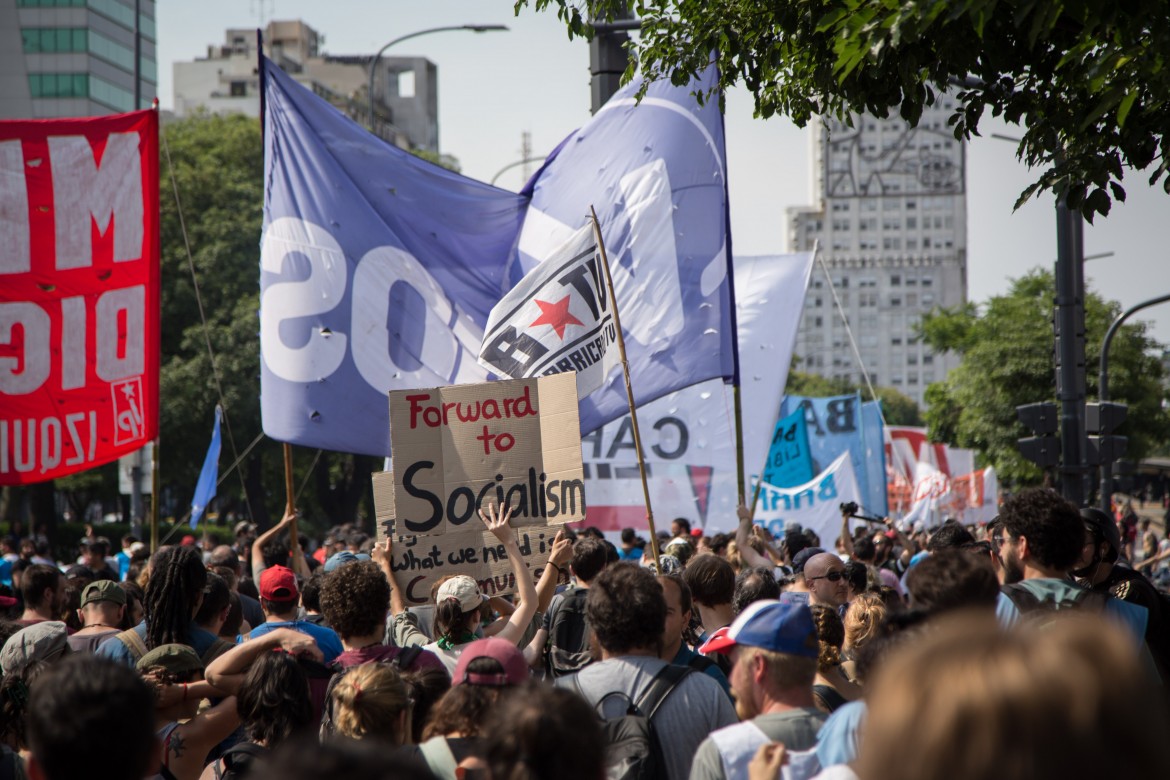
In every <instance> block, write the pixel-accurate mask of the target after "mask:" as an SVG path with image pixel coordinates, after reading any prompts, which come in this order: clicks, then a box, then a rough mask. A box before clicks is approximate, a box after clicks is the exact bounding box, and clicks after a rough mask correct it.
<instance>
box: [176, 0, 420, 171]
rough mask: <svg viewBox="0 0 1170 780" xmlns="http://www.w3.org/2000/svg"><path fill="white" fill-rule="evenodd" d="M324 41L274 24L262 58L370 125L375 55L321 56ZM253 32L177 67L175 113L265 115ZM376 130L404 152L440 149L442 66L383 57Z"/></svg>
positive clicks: (293, 25) (305, 30)
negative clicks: (440, 67) (368, 95)
mask: <svg viewBox="0 0 1170 780" xmlns="http://www.w3.org/2000/svg"><path fill="white" fill-rule="evenodd" d="M323 43H324V38H323V36H321V35H320V34H319V33H318V32H317V31H316V30H314V29H313V28H312V27H310V26H309V25H307V24H305V23H304V22H303V21H300V20H295V21H273V22H270V23H269V24H268V26H267V27H266V28H265V32H264V53H265V54H266V55H267V56H268V57H269V59H271V60H272V61H273V62H275V63H276V64H277V65H278V66H279V67H280V68H281V69H282V70H284V71H285V72H286V73H288V74H290V75H292V76H293V78H295V79H296V80H297V81H299V82H301V83H302V84H304V85H305V86H307V87H309V88H310V89H312V90H313V91H314V92H316V93H317V94H318V95H320V96H321V97H323V98H325V99H326V100H328V101H329V102H330V103H332V104H333V105H334V106H336V107H337V108H338V109H339V110H341V111H342V112H343V113H345V114H347V115H348V116H349V117H351V118H352V119H353V120H354V121H356V122H359V123H361V124H363V125H367V126H368V125H369V108H368V101H367V98H366V92H367V90H368V88H369V87H368V84H369V73H370V71H369V67H370V60H371V59H372V56H371V55H368V54H367V55H352V56H335V55H329V54H322V53H321V52H320V47H321V45H322V44H323ZM257 61H258V58H257V51H256V32H255V30H247V29H229V30H227V31H226V32H225V34H224V43H223V44H222V45H219V46H215V45H211V46H208V47H207V57H206V58H204V59H197V60H195V61H193V62H176V63H175V65H174V85H175V87H174V90H175V94H174V113H175V116H176V117H180V118H181V117H184V116H187V115H188V114H190V113H192V112H193V111H196V110H200V109H202V110H207V111H210V112H212V113H242V114H247V115H248V116H259V115H260V75H259V70H258V66H257ZM373 131H374V133H375V134H377V135H378V136H380V137H381V138H383V139H384V140H386V141H388V142H390V143H392V144H395V145H396V146H400V147H402V148H404V149H426V150H427V151H431V152H436V153H437V152H438V151H439V88H438V69H437V68H436V67H435V64H434V63H433V62H430V61H429V60H427V59H425V58H423V57H382V58H381V59H379V60H378V65H377V72H376V73H375V74H374V121H373Z"/></svg>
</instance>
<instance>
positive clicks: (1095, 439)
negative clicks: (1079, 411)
mask: <svg viewBox="0 0 1170 780" xmlns="http://www.w3.org/2000/svg"><path fill="white" fill-rule="evenodd" d="M1126 411H1127V407H1126V405H1125V404H1118V403H1111V402H1108V401H1101V402H1100V403H1088V404H1085V431H1086V432H1087V433H1088V434H1089V437H1088V447H1087V448H1086V450H1085V460H1086V461H1087V462H1088V463H1089V465H1092V466H1100V465H1101V464H1103V463H1112V462H1113V461H1115V460H1120V459H1121V458H1122V457H1124V455H1125V447H1126V442H1127V441H1128V440H1127V439H1126V437H1124V436H1113V435H1112V434H1113V432H1114V431H1115V430H1117V428H1118V427H1120V426H1121V424H1122V423H1123V422H1125V415H1126Z"/></svg>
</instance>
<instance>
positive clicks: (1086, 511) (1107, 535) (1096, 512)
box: [1081, 506, 1121, 553]
mask: <svg viewBox="0 0 1170 780" xmlns="http://www.w3.org/2000/svg"><path fill="white" fill-rule="evenodd" d="M1081 518H1082V519H1084V521H1085V525H1086V526H1087V527H1088V528H1089V529H1090V530H1091V531H1092V532H1093V533H1094V535H1096V537H1097V538H1098V539H1104V540H1105V541H1107V542H1109V545H1110V546H1111V547H1112V548H1113V551H1114V552H1117V553H1120V552H1121V532H1120V531H1118V530H1117V523H1115V522H1113V518H1112V517H1110V516H1109V515H1107V514H1105V513H1104V512H1102V511H1101V510H1100V509H1097V508H1096V507H1092V506H1087V507H1085V508H1083V509H1082V510H1081Z"/></svg>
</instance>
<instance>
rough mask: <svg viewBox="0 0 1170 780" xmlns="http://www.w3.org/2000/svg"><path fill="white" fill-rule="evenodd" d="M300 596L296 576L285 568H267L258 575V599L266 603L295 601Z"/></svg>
mask: <svg viewBox="0 0 1170 780" xmlns="http://www.w3.org/2000/svg"><path fill="white" fill-rule="evenodd" d="M300 595H301V594H300V591H298V590H297V575H295V574H293V571H292V569H290V568H288V567H287V566H269V567H268V568H267V569H265V570H264V571H262V572H261V573H260V598H262V599H264V600H266V601H295V600H296V599H297V598H298V597H300Z"/></svg>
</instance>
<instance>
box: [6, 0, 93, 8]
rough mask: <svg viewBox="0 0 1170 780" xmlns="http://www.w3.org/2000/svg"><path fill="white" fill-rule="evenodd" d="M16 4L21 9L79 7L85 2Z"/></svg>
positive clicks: (48, 0) (20, 0)
mask: <svg viewBox="0 0 1170 780" xmlns="http://www.w3.org/2000/svg"><path fill="white" fill-rule="evenodd" d="M16 4H17V5H18V6H20V7H21V8H56V7H58V6H66V7H68V6H74V7H80V6H83V5H85V0H16Z"/></svg>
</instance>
